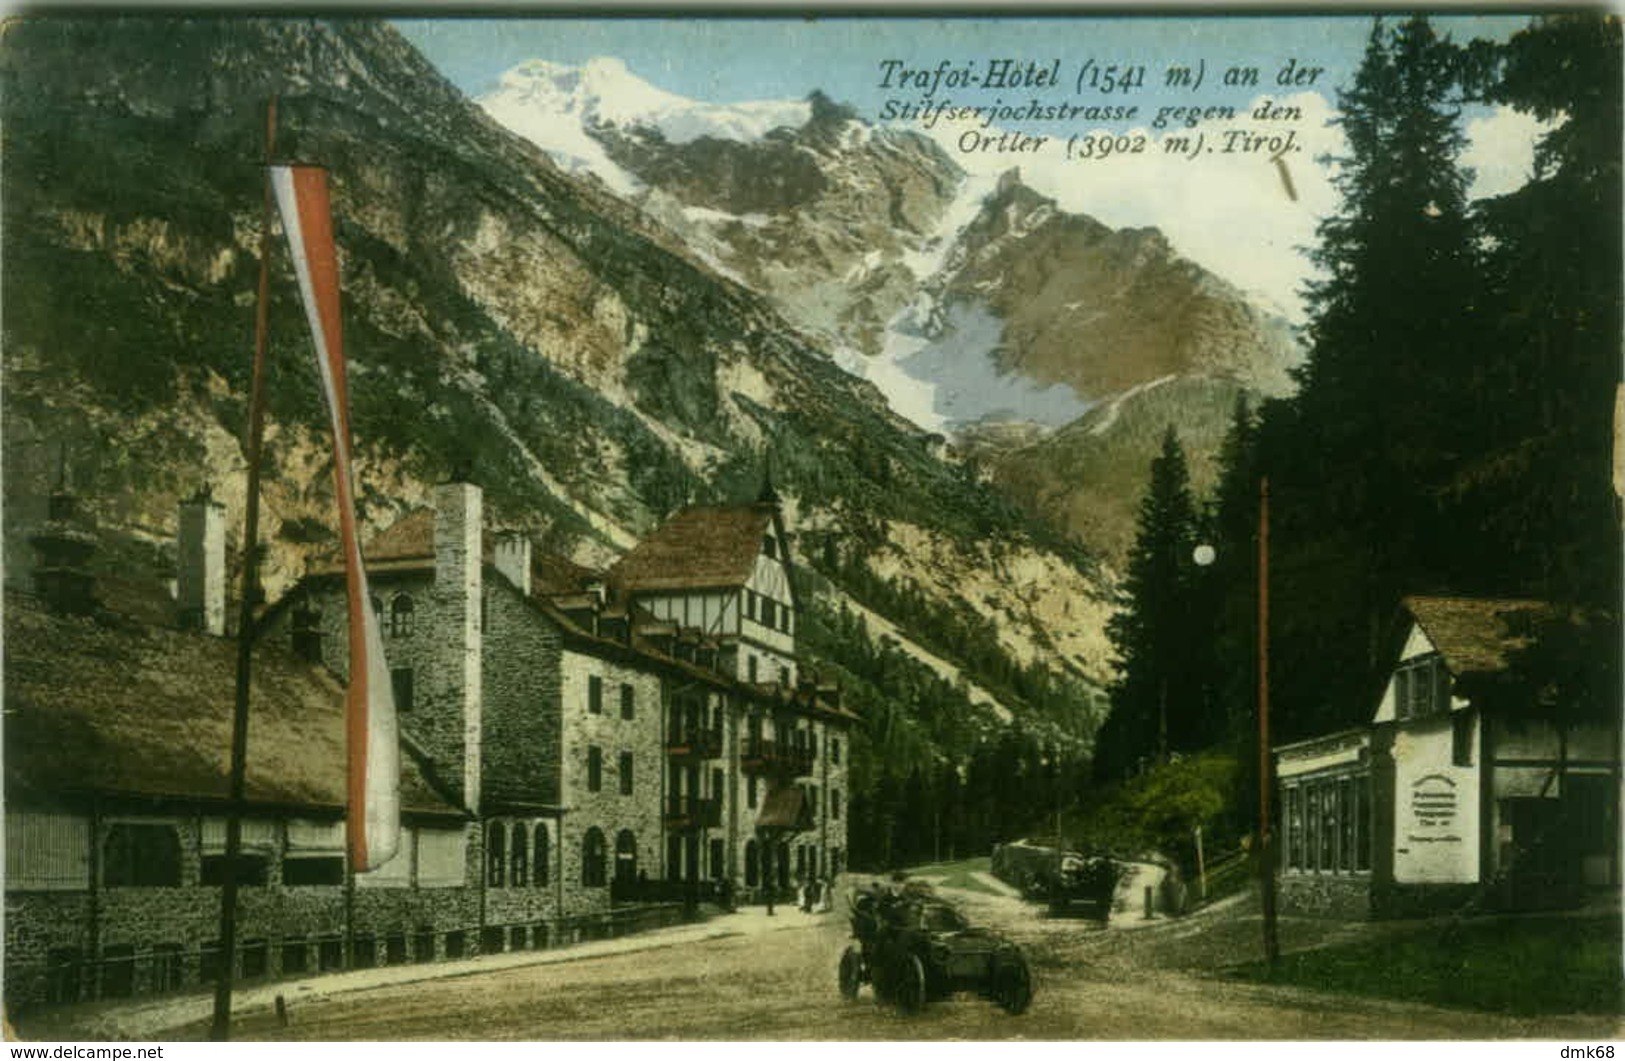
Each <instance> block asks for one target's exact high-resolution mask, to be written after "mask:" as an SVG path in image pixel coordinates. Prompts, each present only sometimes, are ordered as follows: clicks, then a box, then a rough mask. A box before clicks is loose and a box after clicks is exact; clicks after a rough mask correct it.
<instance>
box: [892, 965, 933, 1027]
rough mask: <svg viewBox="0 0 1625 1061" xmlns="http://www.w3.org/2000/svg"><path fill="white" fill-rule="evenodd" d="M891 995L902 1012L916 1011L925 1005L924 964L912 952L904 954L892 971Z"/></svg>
mask: <svg viewBox="0 0 1625 1061" xmlns="http://www.w3.org/2000/svg"><path fill="white" fill-rule="evenodd" d="M892 995H893V997H894V998H895V999H896V1000H897V1008H898V1009H899V1010H901V1011H902V1012H904V1013H918V1012H919V1011H920V1008H921V1007H922V1006H924V1005H925V966H924V965H922V964H920V959H919V957H918V956H917V955H914V954H904V955H902V956H901V957H900V959H899V960H898V962H897V967H896V969H895V970H894V971H893V973H892Z"/></svg>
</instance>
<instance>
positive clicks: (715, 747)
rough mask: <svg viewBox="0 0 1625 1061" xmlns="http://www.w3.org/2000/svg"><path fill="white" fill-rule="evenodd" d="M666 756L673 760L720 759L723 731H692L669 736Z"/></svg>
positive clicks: (667, 737)
mask: <svg viewBox="0 0 1625 1061" xmlns="http://www.w3.org/2000/svg"><path fill="white" fill-rule="evenodd" d="M666 754H667V755H669V756H671V757H672V758H673V759H720V758H722V730H721V729H691V730H685V731H683V732H681V733H671V734H668V735H667V736H666Z"/></svg>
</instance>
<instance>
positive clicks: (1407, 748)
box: [1276, 597, 1621, 915]
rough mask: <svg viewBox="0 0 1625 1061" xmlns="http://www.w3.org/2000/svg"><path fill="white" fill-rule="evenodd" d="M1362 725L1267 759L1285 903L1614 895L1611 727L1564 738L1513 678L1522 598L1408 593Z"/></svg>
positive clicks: (1500, 902) (1411, 903)
mask: <svg viewBox="0 0 1625 1061" xmlns="http://www.w3.org/2000/svg"><path fill="white" fill-rule="evenodd" d="M1404 608H1405V619H1406V622H1405V624H1404V634H1405V639H1404V643H1403V647H1402V648H1401V649H1400V651H1399V654H1398V657H1397V659H1396V661H1395V664H1394V668H1393V672H1392V674H1391V676H1390V678H1389V680H1388V682H1387V685H1386V686H1385V688H1384V690H1383V694H1382V699H1381V701H1380V703H1379V704H1378V706H1377V710H1376V713H1375V715H1374V717H1373V719H1372V723H1371V725H1370V727H1369V728H1365V729H1357V730H1350V731H1346V732H1343V733H1338V734H1331V735H1329V736H1326V737H1321V738H1317V739H1315V740H1312V741H1305V742H1301V743H1298V744H1293V745H1286V746H1283V747H1281V748H1279V749H1277V751H1276V776H1277V779H1278V780H1277V783H1278V786H1279V789H1280V806H1281V823H1280V827H1279V828H1280V837H1281V843H1280V846H1279V850H1280V875H1281V876H1280V880H1281V893H1282V897H1283V903H1284V904H1285V905H1286V906H1287V907H1288V908H1290V909H1297V910H1301V911H1303V912H1318V913H1330V914H1337V915H1350V914H1353V915H1359V914H1362V913H1374V914H1378V915H1395V914H1404V913H1408V912H1418V911H1422V910H1430V909H1469V908H1505V907H1528V906H1539V905H1549V904H1554V903H1560V902H1566V901H1572V900H1574V899H1576V898H1578V897H1579V896H1581V895H1582V894H1583V892H1584V890H1585V889H1586V888H1598V887H1617V886H1618V884H1619V881H1620V867H1619V842H1618V831H1619V821H1620V818H1619V808H1620V797H1621V782H1620V730H1619V721H1618V719H1617V718H1616V719H1614V720H1612V721H1611V722H1610V723H1595V722H1590V723H1582V722H1574V723H1570V724H1567V725H1565V726H1562V727H1560V726H1559V725H1558V724H1557V723H1556V722H1555V721H1554V718H1555V716H1554V714H1553V713H1551V712H1549V711H1545V710H1541V709H1539V708H1538V706H1537V705H1536V704H1534V703H1532V702H1530V699H1531V695H1532V694H1530V693H1529V692H1528V691H1526V690H1525V689H1523V688H1522V686H1520V684H1519V683H1517V682H1516V681H1513V680H1509V679H1510V678H1511V668H1512V663H1513V660H1514V658H1515V657H1516V655H1517V654H1518V653H1519V652H1520V651H1521V650H1522V649H1524V648H1526V647H1528V646H1529V644H1530V643H1531V638H1530V636H1529V633H1528V630H1529V628H1530V625H1531V621H1538V620H1543V619H1550V618H1554V617H1557V615H1558V612H1557V611H1556V609H1554V608H1553V607H1552V606H1550V605H1548V604H1545V603H1542V602H1538V601H1527V600H1487V599H1479V598H1462V597H1408V598H1406V600H1405V601H1404Z"/></svg>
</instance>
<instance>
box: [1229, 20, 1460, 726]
mask: <svg viewBox="0 0 1625 1061" xmlns="http://www.w3.org/2000/svg"><path fill="white" fill-rule="evenodd" d="M1460 70H1461V63H1460V53H1459V51H1458V50H1457V49H1456V48H1454V47H1453V46H1452V45H1451V44H1450V43H1449V41H1448V40H1444V39H1441V38H1439V37H1437V36H1436V35H1435V34H1434V32H1433V30H1432V27H1431V26H1430V25H1429V24H1428V22H1427V20H1426V19H1423V18H1412V19H1409V20H1407V21H1405V22H1403V23H1402V24H1400V25H1398V26H1389V25H1388V24H1386V23H1385V22H1383V21H1382V20H1378V21H1377V22H1376V23H1375V24H1374V26H1373V29H1372V32H1371V36H1370V40H1369V42H1368V45H1367V48H1366V53H1365V57H1364V60H1363V62H1362V64H1361V66H1360V69H1359V71H1358V72H1357V73H1356V75H1355V78H1354V81H1353V83H1352V85H1351V86H1350V87H1349V88H1348V90H1347V91H1344V92H1341V93H1339V104H1340V109H1341V118H1340V119H1339V121H1340V123H1341V124H1342V126H1343V131H1344V134H1345V137H1346V140H1347V145H1348V153H1347V156H1346V157H1343V158H1341V159H1338V160H1337V161H1339V162H1340V164H1341V169H1340V171H1339V175H1338V176H1337V178H1336V182H1337V186H1338V190H1339V191H1340V192H1341V194H1342V199H1343V202H1342V206H1341V208H1340V211H1339V213H1338V214H1337V215H1336V216H1335V217H1333V218H1331V219H1329V220H1327V221H1326V222H1324V223H1323V224H1322V226H1321V228H1320V230H1319V235H1320V244H1319V246H1318V248H1317V249H1316V250H1315V251H1314V252H1313V254H1312V258H1313V260H1314V261H1315V263H1316V264H1317V265H1319V266H1320V267H1321V270H1322V273H1323V276H1324V278H1323V279H1321V280H1320V281H1318V282H1316V283H1314V284H1312V285H1311V286H1310V288H1309V291H1308V295H1309V305H1310V313H1311V323H1310V325H1309V327H1308V330H1307V337H1308V340H1309V344H1310V353H1309V358H1308V361H1307V362H1306V364H1305V366H1304V368H1303V370H1302V371H1301V372H1300V375H1299V382H1300V390H1299V393H1298V395H1297V396H1296V398H1295V399H1294V400H1292V401H1291V402H1283V403H1277V404H1276V405H1273V406H1271V407H1270V409H1269V411H1268V415H1267V416H1266V418H1265V422H1264V424H1263V425H1262V427H1261V429H1260V434H1259V440H1258V444H1259V447H1260V451H1261V458H1262V461H1263V466H1264V468H1266V469H1267V470H1268V471H1269V474H1270V478H1271V484H1272V488H1273V493H1274V497H1275V499H1276V502H1275V504H1274V506H1273V509H1272V516H1273V519H1272V534H1271V541H1272V550H1273V552H1274V555H1273V556H1272V560H1271V567H1272V576H1273V578H1272V582H1273V585H1274V586H1275V587H1276V589H1275V590H1274V591H1273V592H1272V602H1273V603H1274V605H1275V608H1274V611H1275V613H1276V614H1277V615H1278V616H1279V619H1278V621H1277V623H1276V625H1275V627H1274V629H1273V630H1272V643H1274V644H1275V645H1276V646H1277V650H1278V659H1279V667H1278V668H1277V671H1276V673H1275V675H1274V676H1273V677H1272V688H1274V689H1275V690H1276V691H1277V694H1278V699H1279V701H1280V703H1281V706H1282V709H1283V710H1282V713H1283V715H1284V716H1285V717H1284V718H1283V723H1284V726H1283V730H1284V735H1285V736H1296V735H1305V734H1308V733H1314V732H1324V731H1325V730H1326V729H1329V728H1335V727H1337V726H1342V725H1349V724H1353V723H1355V722H1357V721H1360V720H1362V719H1363V718H1365V717H1367V716H1368V714H1369V711H1370V701H1371V697H1372V695H1373V686H1374V685H1375V683H1376V681H1377V679H1378V669H1379V667H1380V666H1381V665H1382V664H1383V663H1384V662H1385V661H1386V654H1387V652H1388V650H1389V639H1390V635H1391V633H1392V623H1393V621H1394V618H1395V615H1396V613H1397V604H1398V601H1399V598H1400V597H1401V596H1402V595H1403V594H1404V593H1407V592H1424V591H1440V590H1449V589H1452V588H1454V587H1453V586H1452V585H1451V583H1452V582H1453V581H1454V579H1453V578H1452V577H1451V576H1452V574H1453V571H1454V566H1455V559H1456V555H1457V553H1458V552H1459V549H1460V537H1461V531H1462V528H1461V527H1459V526H1457V525H1455V524H1454V523H1453V522H1452V521H1451V520H1450V519H1449V518H1448V509H1447V506H1446V505H1445V504H1444V500H1443V499H1444V496H1445V492H1446V489H1447V486H1448V483H1449V482H1450V481H1451V478H1452V477H1453V475H1454V474H1455V469H1456V468H1457V467H1459V465H1460V462H1461V461H1462V459H1463V458H1464V456H1465V452H1464V448H1463V447H1464V440H1466V439H1468V437H1469V432H1467V431H1465V430H1464V420H1465V419H1467V417H1468V416H1469V413H1470V405H1469V400H1468V398H1467V396H1466V394H1465V392H1464V389H1463V388H1462V386H1461V382H1462V381H1463V380H1464V379H1467V378H1469V377H1470V376H1471V375H1472V374H1473V373H1474V372H1475V371H1476V370H1477V369H1476V366H1477V363H1478V361H1479V359H1481V358H1482V357H1484V356H1485V354H1486V350H1485V346H1484V343H1483V341H1482V339H1483V336H1484V334H1485V328H1484V305H1483V302H1484V300H1483V297H1482V280H1481V275H1480V267H1479V261H1478V255H1477V252H1476V250H1475V248H1476V237H1475V232H1474V228H1473V224H1472V221H1471V218H1470V216H1469V214H1468V210H1467V194H1466V188H1467V177H1468V175H1467V174H1466V173H1465V172H1464V171H1463V170H1462V169H1461V168H1460V167H1459V166H1458V165H1457V158H1458V156H1459V154H1460V152H1461V149H1462V146H1463V137H1462V135H1461V132H1460V130H1459V127H1458V125H1459V111H1458V108H1457V104H1456V100H1455V97H1454V95H1453V94H1454V93H1456V92H1457V86H1458V82H1459V74H1460ZM1333 676H1335V678H1334V677H1333Z"/></svg>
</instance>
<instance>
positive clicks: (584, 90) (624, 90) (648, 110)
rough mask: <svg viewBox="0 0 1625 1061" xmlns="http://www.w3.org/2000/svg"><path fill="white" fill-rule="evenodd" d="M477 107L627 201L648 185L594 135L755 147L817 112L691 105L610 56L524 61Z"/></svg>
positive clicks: (787, 104) (773, 103) (779, 103)
mask: <svg viewBox="0 0 1625 1061" xmlns="http://www.w3.org/2000/svg"><path fill="white" fill-rule="evenodd" d="M477 102H478V103H479V105H480V106H481V107H482V108H484V110H485V112H486V113H487V114H489V115H490V116H491V117H492V118H494V119H496V120H497V121H498V122H500V123H501V124H503V125H505V126H507V127H508V128H510V129H512V130H513V131H514V132H517V133H519V134H520V135H521V136H524V137H526V138H527V139H529V140H531V141H532V142H534V143H535V144H536V145H537V146H539V147H541V148H542V150H544V151H546V152H547V153H548V154H550V155H552V156H553V159H554V161H556V162H558V163H559V164H560V165H561V166H563V167H564V168H566V169H569V170H573V171H577V172H580V171H587V172H591V173H595V174H597V175H598V176H599V177H600V178H601V179H602V180H603V181H604V182H605V183H606V184H608V185H609V186H610V187H611V188H613V189H614V190H615V191H617V192H620V193H622V194H635V193H636V192H638V191H640V190H641V189H642V183H641V182H640V181H639V180H638V179H637V178H636V177H634V176H632V175H631V174H630V173H628V172H626V170H624V169H623V168H622V167H620V166H619V165H617V164H616V163H615V162H613V161H612V160H611V159H610V158H609V156H608V155H607V154H606V153H605V151H604V148H603V145H602V144H600V143H599V142H598V140H597V139H596V138H594V137H593V136H592V135H591V134H592V131H593V130H601V129H605V128H609V127H614V128H619V129H622V130H631V129H641V130H647V131H650V132H655V133H658V134H659V135H660V136H661V137H662V138H664V139H665V140H666V141H667V142H668V143H673V144H686V143H690V142H692V141H695V140H699V139H701V138H702V137H711V138H713V139H718V140H736V141H740V142H743V143H749V142H752V141H755V140H759V139H761V138H762V137H763V136H765V135H766V134H767V133H768V132H770V131H772V130H773V129H776V128H779V127H781V126H791V127H799V126H801V125H803V124H805V123H806V121H807V119H808V117H810V115H811V113H812V109H811V105H810V104H809V103H808V102H806V101H804V100H758V101H753V102H746V103H706V102H703V101H700V100H693V99H689V98H688V97H686V96H679V95H677V94H676V93H674V92H667V91H665V90H664V89H660V88H656V87H655V86H654V85H651V84H650V83H649V82H647V81H645V80H643V79H642V78H640V77H638V76H637V75H636V74H634V73H633V72H632V71H631V70H630V69H629V68H628V67H627V65H626V63H624V62H623V61H621V60H620V59H616V58H612V57H609V56H599V57H596V58H593V59H589V60H588V61H587V62H586V63H585V64H584V65H582V66H566V65H564V64H562V63H554V62H549V61H547V60H545V59H529V60H526V61H525V62H523V63H520V64H519V65H518V66H515V67H514V68H513V69H511V70H509V71H508V72H507V73H505V74H503V75H502V78H501V81H500V83H499V85H498V87H497V89H496V90H495V91H493V92H490V93H487V94H486V95H484V96H481V97H480V98H479V100H478V101H477Z"/></svg>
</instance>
